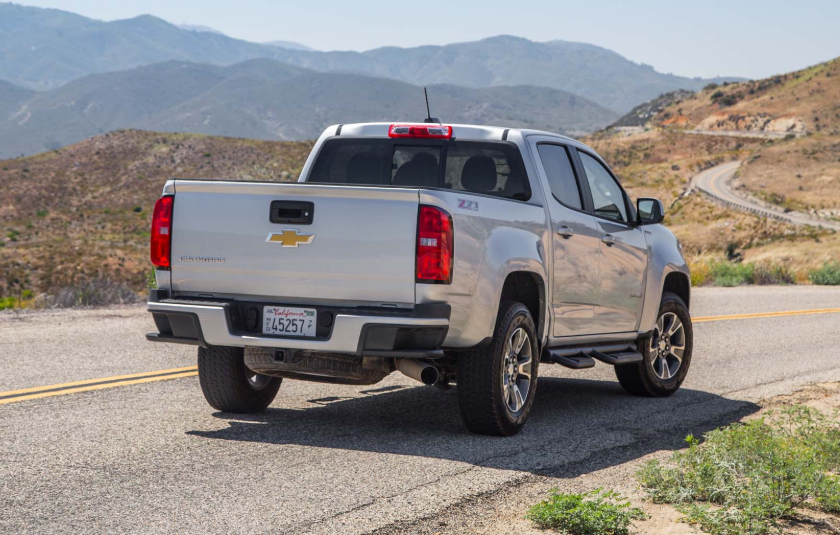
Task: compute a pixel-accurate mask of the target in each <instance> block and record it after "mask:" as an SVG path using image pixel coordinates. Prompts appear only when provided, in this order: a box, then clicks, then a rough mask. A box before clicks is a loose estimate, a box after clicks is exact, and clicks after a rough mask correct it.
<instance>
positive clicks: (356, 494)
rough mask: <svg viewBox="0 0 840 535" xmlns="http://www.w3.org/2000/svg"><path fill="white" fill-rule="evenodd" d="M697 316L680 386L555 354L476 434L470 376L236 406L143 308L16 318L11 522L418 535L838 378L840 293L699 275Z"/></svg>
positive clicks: (7, 379)
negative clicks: (505, 428)
mask: <svg viewBox="0 0 840 535" xmlns="http://www.w3.org/2000/svg"><path fill="white" fill-rule="evenodd" d="M826 309H833V310H834V312H827V311H826ZM801 311H812V312H813V311H816V312H815V313H808V314H804V313H801ZM775 312H782V313H783V314H775V315H769V314H768V313H775ZM791 312H797V313H795V314H793V313H791ZM692 314H693V315H694V316H695V317H697V318H702V319H703V321H698V322H697V323H696V325H695V336H696V346H695V354H694V361H693V363H692V368H691V372H690V374H689V377H688V380H687V381H686V383H685V385H684V387H683V389H682V390H680V392H678V393H677V394H676V395H674V396H673V397H671V398H666V399H645V398H633V397H629V396H626V395H625V394H624V393H623V392H622V391H621V389H620V387H619V386H618V384H617V382H616V381H615V379H614V374H613V371H612V369H611V368H610V367H609V366H606V365H601V364H599V365H598V366H596V367H595V368H593V369H592V370H586V371H582V372H575V371H572V370H568V369H565V368H561V367H559V366H556V365H544V366H541V367H540V375H541V377H540V382H539V391H538V393H537V398H536V405H535V408H534V410H533V412H532V416H531V419H530V421H529V424H528V426H527V427H526V428H525V430H524V431H523V432H522V433H520V434H519V435H518V436H516V437H512V438H508V439H500V438H490V437H479V436H474V435H470V434H469V433H467V432H466V430H465V429H464V427H463V426H462V424H461V422H460V419H459V417H458V411H457V403H456V397H455V391H454V390H449V391H440V390H437V389H435V388H433V387H422V386H417V383H413V382H412V381H411V380H409V379H406V378H404V377H402V376H400V375H398V374H394V375H392V376H390V377H388V378H387V379H386V380H385V381H383V382H382V383H380V384H377V385H375V386H371V387H351V386H331V385H323V384H314V383H304V382H296V381H286V382H284V384H283V386H282V387H281V389H280V394H279V395H278V398H277V400H276V401H275V402H274V404H273V405H272V407H271V408H270V409H269V410H268V411H266V412H265V413H264V414H261V415H255V416H235V415H228V414H222V413H218V412H215V411H214V410H213V409H211V408H210V407H209V406H208V405H207V404H206V403H205V401H204V399H203V397H202V395H201V391H200V389H199V386H198V380H197V378H196V377H195V374H194V372H192V371H189V370H191V369H192V367H193V366H194V365H195V355H194V352H195V349H194V348H191V347H186V346H175V345H164V344H151V343H148V342H146V341H145V340H144V339H143V334H144V333H145V332H147V331H149V330H151V329H152V322H151V319H150V318H149V317H147V314H146V313H145V312H144V311H143V310H142V309H141V308H137V307H132V308H116V309H106V310H89V311H51V312H40V313H25V314H19V315H15V314H3V315H0V365H2V369H3V372H4V373H3V374H2V375H0V402H5V403H3V404H0V481H1V482H2V492H0V508H1V509H0V510H2V511H3V514H2V515H0V533H36V532H37V533H79V532H93V533H101V532H142V533H184V532H195V533H268V532H271V533H294V534H300V533H316V534H343V535H344V534H363V533H370V532H372V531H374V530H377V529H381V531H380V533H400V532H403V531H404V529H405V526H406V525H411V523H412V522H414V521H417V520H418V519H421V518H424V517H429V516H431V515H435V514H437V513H439V512H440V511H443V510H445V509H447V508H449V507H452V506H454V505H457V504H464V503H468V500H470V499H471V498H473V497H475V496H477V495H480V494H482V493H488V492H495V491H499V490H500V489H512V488H514V487H513V485H515V484H516V483H517V482H518V481H521V480H523V478H528V477H533V474H545V473H550V474H556V475H557V476H558V477H563V478H569V481H573V480H574V479H575V478H580V477H586V475H587V474H590V473H592V472H593V471H595V470H600V469H603V468H608V467H611V466H618V465H620V464H622V463H626V462H629V461H631V460H633V459H638V458H639V457H641V456H643V455H646V454H648V453H651V452H652V451H657V450H661V449H663V448H664V449H668V448H672V447H675V446H674V445H673V440H671V441H670V442H669V441H668V440H666V438H667V437H671V438H673V437H682V436H685V434H686V433H687V432H694V433H695V434H700V433H702V432H703V431H706V430H708V429H711V428H714V427H716V426H719V425H722V424H726V423H728V422H731V421H733V420H735V419H737V418H740V417H742V416H744V415H746V414H749V413H750V412H753V411H754V410H755V407H756V406H755V404H754V402H755V401H757V400H760V399H764V398H766V397H770V396H774V395H777V394H783V393H787V392H791V391H793V390H795V389H796V388H797V387H799V386H800V385H805V384H809V383H812V382H815V381H837V380H840V351H839V350H838V348H840V288H827V287H814V286H801V287H744V288H734V289H717V288H710V289H706V288H701V289H698V290H695V293H694V297H693V303H692ZM743 314H758V315H757V316H752V317H744V316H742V315H743ZM161 370H164V371H165V370H176V371H166V372H165V373H162V372H161ZM177 370H187V371H177ZM126 376H129V377H127V378H126ZM115 377H116V379H114V378H115ZM92 380H93V381H92ZM68 383H69V386H68ZM56 384H63V385H65V386H61V387H53V388H47V389H44V388H43V387H48V386H49V385H56ZM74 385H75V386H74ZM103 385H104V386H109V385H111V387H109V388H105V387H103ZM113 385H116V386H113ZM56 388H57V389H59V390H61V391H62V392H64V393H63V395H57V396H53V395H50V394H51V392H54V391H55V389H56ZM95 388H98V389H95ZM21 391H23V392H21ZM9 392H12V394H9ZM33 392H35V393H36V394H44V396H43V397H36V398H31V397H27V396H32V395H33ZM67 392H70V393H67ZM10 400H12V401H10ZM400 522H403V523H402V524H400ZM405 523H408V524H405Z"/></svg>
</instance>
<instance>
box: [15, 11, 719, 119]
mask: <svg viewBox="0 0 840 535" xmlns="http://www.w3.org/2000/svg"><path fill="white" fill-rule="evenodd" d="M290 46H297V45H296V44H293V43H288V42H286V43H285V44H281V45H279V46H278V45H277V44H276V43H275V44H257V43H250V42H247V41H242V40H239V39H233V38H230V37H227V36H225V35H221V34H217V33H212V32H208V31H192V30H185V29H182V28H179V27H177V26H175V25H173V24H170V23H168V22H166V21H164V20H161V19H159V18H156V17H152V16H149V15H144V16H140V17H136V18H133V19H128V20H119V21H113V22H102V21H96V20H92V19H88V18H85V17H82V16H79V15H75V14H72V13H67V12H64V11H58V10H55V9H39V8H33V7H24V6H19V5H15V4H0V58H2V59H0V79H3V80H6V81H9V82H12V83H14V84H16V85H19V86H24V87H28V88H31V89H49V88H54V87H57V86H59V85H62V84H64V83H66V82H68V81H70V80H74V79H78V78H81V77H83V76H85V75H88V74H94V73H101V72H112V71H123V70H127V69H131V68H134V67H138V66H142V65H148V64H152V63H159V62H164V61H169V60H177V61H191V62H196V63H210V64H215V65H230V64H234V63H238V62H241V61H244V60H247V59H253V58H273V59H279V60H281V61H284V62H286V63H291V64H294V65H297V66H300V67H306V68H310V69H314V70H317V71H324V72H352V73H356V74H366V75H371V76H380V77H387V78H392V79H396V80H401V81H404V82H408V83H411V84H455V85H462V86H467V87H491V86H499V85H533V86H543V87H552V88H555V89H561V90H563V91H567V92H569V93H573V94H576V95H580V96H583V97H585V98H587V99H589V100H592V101H594V102H597V103H598V104H600V105H602V106H604V107H606V108H610V109H613V110H615V111H618V112H622V113H624V112H627V111H629V110H630V109H631V108H632V107H633V106H635V105H637V104H639V103H640V102H645V101H648V100H650V99H652V98H655V97H656V96H658V95H660V94H661V93H666V92H669V91H674V90H677V89H690V90H697V89H700V88H701V87H703V86H705V85H706V84H708V83H710V82H720V81H721V80H718V79H715V80H702V79H699V78H684V77H680V76H673V75H670V74H662V73H659V72H656V71H655V70H654V69H653V68H652V67H650V66H648V65H643V64H638V63H634V62H632V61H629V60H628V59H626V58H624V57H622V56H620V55H619V54H616V53H615V52H612V51H610V50H607V49H604V48H601V47H597V46H593V45H588V44H582V43H572V42H567V41H551V42H547V43H535V42H532V41H529V40H527V39H522V38H519V37H511V36H499V37H491V38H488V39H483V40H481V41H476V42H469V43H457V44H451V45H446V46H421V47H415V48H398V47H385V48H378V49H375V50H370V51H367V52H318V51H314V50H298V49H291V48H290ZM297 48H300V47H299V46H297Z"/></svg>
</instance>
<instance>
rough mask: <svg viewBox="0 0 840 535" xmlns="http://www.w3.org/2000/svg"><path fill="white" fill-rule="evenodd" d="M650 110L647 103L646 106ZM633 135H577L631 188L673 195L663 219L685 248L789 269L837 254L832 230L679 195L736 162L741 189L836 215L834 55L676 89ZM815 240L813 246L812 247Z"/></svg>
mask: <svg viewBox="0 0 840 535" xmlns="http://www.w3.org/2000/svg"><path fill="white" fill-rule="evenodd" d="M651 107H653V106H651ZM647 127H648V131H647V132H641V133H637V134H633V135H626V133H617V132H615V131H605V132H600V133H598V134H596V135H593V136H591V137H590V138H588V139H587V141H588V142H589V143H591V144H592V145H593V146H594V147H595V148H596V149H598V150H599V151H601V153H602V154H603V155H604V156H605V157H606V158H607V160H608V161H609V162H610V163H611V164H612V165H613V166H614V167H615V169H616V170H617V171H618V173H619V174H620V175H621V176H622V178H623V180H624V181H625V182H626V183H627V184H628V185H629V186H630V187H631V190H633V192H634V194H637V195H638V194H643V193H645V194H648V193H650V194H657V195H660V196H663V197H664V199H665V200H666V201H668V202H669V203H671V202H673V203H674V204H673V207H672V209H671V212H670V215H669V217H668V221H667V222H668V224H669V225H671V226H672V227H673V228H675V230H676V232H677V233H678V235H679V236H680V239H681V240H682V241H683V243H684V245H686V249H687V250H688V251H689V252H690V253H691V254H693V255H703V254H707V253H711V254H721V253H722V252H723V251H724V250H725V249H726V248H727V247H730V246H732V247H735V248H737V249H741V250H743V251H744V254H745V256H746V258H748V259H753V260H767V261H776V262H780V263H783V264H786V265H788V266H790V267H791V268H793V269H799V268H801V267H802V266H812V267H813V266H817V265H819V264H820V263H821V262H823V261H826V260H838V261H840V236H838V235H837V234H836V233H830V232H817V231H814V230H812V229H809V228H798V229H797V228H793V227H790V226H787V225H783V224H781V223H778V222H772V221H768V220H764V219H760V218H757V217H755V216H751V215H746V214H740V213H737V212H732V211H730V210H726V209H723V208H719V207H717V206H714V205H711V204H710V203H709V202H707V201H705V200H704V199H702V198H699V197H697V196H694V195H692V196H690V197H687V198H681V195H682V193H683V192H684V191H685V189H686V188H687V185H688V180H689V178H690V177H691V175H693V174H694V173H696V172H697V171H699V170H701V169H704V168H706V167H709V166H711V165H714V164H716V163H721V162H724V161H729V160H735V159H739V160H743V161H744V164H743V165H742V167H741V170H740V172H739V177H738V180H739V181H740V183H741V184H742V187H743V188H744V190H745V192H746V193H748V194H751V195H754V196H756V197H759V198H760V199H763V200H765V201H767V202H771V203H775V204H778V205H780V206H782V207H785V208H791V209H794V210H802V211H808V212H811V213H812V214H815V215H820V216H823V217H828V218H834V219H837V220H840V59H835V60H833V61H829V62H827V63H823V64H820V65H816V66H814V67H811V68H808V69H804V70H801V71H797V72H793V73H788V74H784V75H779V76H773V77H771V78H767V79H764V80H755V81H750V82H743V83H734V84H726V85H719V86H709V87H707V88H705V89H703V90H701V91H699V92H697V93H696V94H692V95H684V96H683V97H682V98H680V99H679V100H677V101H675V102H674V103H672V104H670V105H668V106H666V107H665V108H664V109H662V110H660V111H659V112H658V113H656V114H655V115H654V116H653V117H652V118H651V119H650V120H649V121H648V122H647ZM817 243H819V245H817Z"/></svg>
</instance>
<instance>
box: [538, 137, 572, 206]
mask: <svg viewBox="0 0 840 535" xmlns="http://www.w3.org/2000/svg"><path fill="white" fill-rule="evenodd" d="M537 151H538V152H539V153H540V161H541V162H542V165H543V169H545V175H546V178H547V179H548V186H549V188H551V194H552V195H553V196H554V198H555V199H557V200H558V201H559V202H560V204H563V205H565V206H568V207H569V208H574V209H575V210H582V209H583V202H582V200H581V195H580V187H579V186H578V182H577V178H576V177H575V171H574V168H573V167H572V160H571V157H570V156H569V151H568V149H567V148H566V147H564V146H563V145H553V144H549V143H540V144H539V145H537Z"/></svg>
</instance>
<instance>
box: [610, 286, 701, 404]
mask: <svg viewBox="0 0 840 535" xmlns="http://www.w3.org/2000/svg"><path fill="white" fill-rule="evenodd" d="M693 347H694V331H693V329H692V326H691V316H690V315H689V313H688V307H687V306H685V303H684V302H683V300H682V299H680V298H679V297H678V296H677V295H675V294H672V293H666V294H664V295H663V296H662V303H661V304H660V305H659V317H658V319H657V321H656V326H655V327H654V329H653V333H652V335H651V337H650V338H649V339H647V340H642V341H640V342H639V348H638V349H639V352H640V353H641V354H642V355H643V356H644V359H642V361H641V362H636V363H633V364H624V365H622V366H616V367H615V374H616V376H617V377H618V382H619V383H621V386H622V387H623V388H624V390H625V391H626V392H627V393H628V394H633V395H636V396H649V397H662V396H670V395H671V394H673V393H674V392H676V391H677V390H679V388H680V385H682V383H683V381H684V380H685V376H686V374H687V373H688V367H689V365H690V364H691V351H692V349H693Z"/></svg>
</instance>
